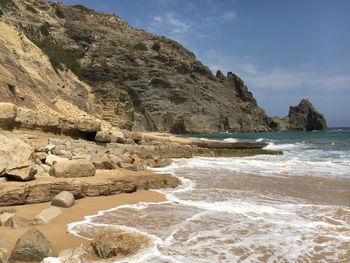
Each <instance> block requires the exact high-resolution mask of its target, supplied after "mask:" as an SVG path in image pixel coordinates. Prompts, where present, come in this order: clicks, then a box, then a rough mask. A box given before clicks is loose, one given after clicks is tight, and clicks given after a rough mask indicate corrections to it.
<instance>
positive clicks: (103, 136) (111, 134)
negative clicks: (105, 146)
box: [95, 128, 125, 143]
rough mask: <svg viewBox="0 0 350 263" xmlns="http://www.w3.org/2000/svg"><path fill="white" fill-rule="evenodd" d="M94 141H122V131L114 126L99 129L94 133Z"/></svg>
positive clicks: (123, 139) (123, 140)
mask: <svg viewBox="0 0 350 263" xmlns="http://www.w3.org/2000/svg"><path fill="white" fill-rule="evenodd" d="M95 141H96V142H100V143H111V142H112V143H115V142H116V143H124V142H125V137H124V133H123V132H122V131H120V130H118V129H116V128H112V129H110V130H101V131H98V132H97V133H96V136H95Z"/></svg>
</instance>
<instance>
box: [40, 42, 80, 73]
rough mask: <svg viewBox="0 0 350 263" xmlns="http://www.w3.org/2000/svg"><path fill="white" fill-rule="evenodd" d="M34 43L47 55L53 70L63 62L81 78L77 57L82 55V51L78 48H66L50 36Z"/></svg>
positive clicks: (58, 67)
mask: <svg viewBox="0 0 350 263" xmlns="http://www.w3.org/2000/svg"><path fill="white" fill-rule="evenodd" d="M36 44H37V45H38V46H39V47H40V48H41V49H42V50H43V51H44V53H45V54H46V55H47V56H48V57H49V59H50V62H51V64H52V66H53V68H54V69H55V70H57V69H61V64H64V65H65V66H66V67H67V68H68V69H70V70H71V71H72V72H73V73H74V74H75V75H76V76H77V77H79V78H81V65H80V62H79V59H81V58H82V57H84V54H85V53H84V52H83V51H81V50H78V49H66V48H62V47H61V46H59V45H58V44H57V43H55V42H54V41H53V40H52V39H51V38H50V37H47V38H45V39H44V40H42V41H39V42H36Z"/></svg>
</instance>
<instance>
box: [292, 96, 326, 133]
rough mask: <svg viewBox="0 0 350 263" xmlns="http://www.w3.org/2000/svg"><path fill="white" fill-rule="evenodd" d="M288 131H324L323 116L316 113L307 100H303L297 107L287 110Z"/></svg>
mask: <svg viewBox="0 0 350 263" xmlns="http://www.w3.org/2000/svg"><path fill="white" fill-rule="evenodd" d="M288 117H289V124H290V130H297V131H299V130H304V131H305V130H306V131H312V130H326V129H327V123H326V120H325V118H324V116H323V115H322V114H321V113H320V112H319V111H317V110H316V109H315V108H314V106H313V105H312V104H311V102H310V101H309V100H306V99H303V100H302V101H301V102H300V103H299V105H298V106H295V107H290V109H289V114H288Z"/></svg>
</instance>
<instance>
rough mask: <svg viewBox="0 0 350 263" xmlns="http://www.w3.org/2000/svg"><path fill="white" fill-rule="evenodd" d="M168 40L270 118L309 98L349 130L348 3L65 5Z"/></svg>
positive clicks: (107, 0) (123, 1) (132, 1)
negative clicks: (235, 80)
mask: <svg viewBox="0 0 350 263" xmlns="http://www.w3.org/2000/svg"><path fill="white" fill-rule="evenodd" d="M62 2H63V3H65V4H69V5H72V4H83V5H85V6H88V7H91V8H94V9H97V10H100V11H104V12H108V13H115V14H116V15H118V16H120V17H122V18H123V19H125V20H126V21H128V22H129V24H130V25H132V26H135V27H138V28H142V29H145V30H147V31H150V32H152V33H155V34H158V35H164V36H167V37H170V38H173V39H175V40H177V41H179V42H180V43H182V44H183V45H184V46H185V47H186V48H188V49H190V50H191V51H193V52H194V53H195V54H196V55H197V58H198V59H199V60H201V61H202V62H204V64H206V65H208V66H209V67H210V68H211V69H212V70H213V71H214V72H215V71H216V70H217V69H221V70H222V71H224V72H227V71H233V72H235V73H237V74H238V75H239V76H240V77H241V78H242V79H243V80H244V81H245V82H246V84H247V86H248V87H249V89H250V90H251V91H252V92H253V93H254V96H255V97H256V99H257V100H258V103H259V105H260V106H262V107H263V108H264V109H265V110H266V112H267V113H268V114H269V115H270V116H275V115H280V116H284V115H287V113H288V109H289V106H290V105H296V104H297V103H299V101H300V99H301V98H309V99H310V100H311V102H312V103H313V104H314V105H315V106H316V108H318V109H319V110H320V111H321V112H322V113H324V114H325V116H326V119H327V121H328V125H329V126H330V127H334V126H338V127H339V126H350V15H349V14H350V1H348V0H99V1H95V0H85V1H84V0H64V1H62Z"/></svg>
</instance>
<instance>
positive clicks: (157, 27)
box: [150, 12, 191, 37]
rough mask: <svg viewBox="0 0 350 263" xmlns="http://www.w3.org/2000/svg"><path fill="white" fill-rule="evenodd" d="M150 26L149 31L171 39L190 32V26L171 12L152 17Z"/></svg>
mask: <svg viewBox="0 0 350 263" xmlns="http://www.w3.org/2000/svg"><path fill="white" fill-rule="evenodd" d="M150 25H151V27H150V30H152V31H153V32H156V33H163V34H166V35H169V36H172V37H178V36H181V35H183V34H186V33H189V32H191V25H190V24H189V23H188V22H185V21H184V20H183V19H181V18H180V17H179V16H177V15H176V14H175V13H173V12H166V13H164V14H163V15H156V16H152V17H151V22H150Z"/></svg>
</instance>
